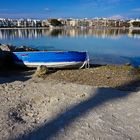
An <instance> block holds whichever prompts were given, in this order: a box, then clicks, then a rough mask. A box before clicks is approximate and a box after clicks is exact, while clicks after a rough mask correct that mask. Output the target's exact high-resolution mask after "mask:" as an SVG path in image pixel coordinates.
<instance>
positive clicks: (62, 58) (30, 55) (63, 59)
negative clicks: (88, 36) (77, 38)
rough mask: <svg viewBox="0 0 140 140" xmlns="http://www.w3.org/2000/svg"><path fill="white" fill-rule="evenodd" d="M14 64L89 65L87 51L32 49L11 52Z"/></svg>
mask: <svg viewBox="0 0 140 140" xmlns="http://www.w3.org/2000/svg"><path fill="white" fill-rule="evenodd" d="M12 56H13V60H14V62H15V64H18V65H22V66H27V67H37V66H40V65H45V66H47V67H48V68H76V67H79V68H82V67H84V66H86V67H87V66H89V58H88V55H87V52H76V51H33V52H13V53H12Z"/></svg>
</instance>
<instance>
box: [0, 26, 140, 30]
mask: <svg viewBox="0 0 140 140" xmlns="http://www.w3.org/2000/svg"><path fill="white" fill-rule="evenodd" d="M6 29H7V30H10V29H11V30H14V29H15V30H16V29H49V30H52V29H54V30H55V29H68V30H69V29H81V28H80V27H54V28H51V27H6V28H4V27H2V28H0V30H6ZM84 29H85V30H86V29H95V30H103V29H104V30H109V29H114V30H115V29H122V30H140V28H137V27H136V28H135V27H133V28H130V27H86V28H84ZM82 30H83V29H82Z"/></svg>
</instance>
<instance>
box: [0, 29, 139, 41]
mask: <svg viewBox="0 0 140 140" xmlns="http://www.w3.org/2000/svg"><path fill="white" fill-rule="evenodd" d="M124 35H126V36H128V37H132V38H140V30H131V29H83V30H82V29H53V30H49V29H6V30H5V29H1V30H0V39H1V40H2V39H14V38H39V37H42V36H50V37H62V36H67V37H77V36H84V37H88V36H93V37H96V38H111V39H117V38H120V37H121V36H124Z"/></svg>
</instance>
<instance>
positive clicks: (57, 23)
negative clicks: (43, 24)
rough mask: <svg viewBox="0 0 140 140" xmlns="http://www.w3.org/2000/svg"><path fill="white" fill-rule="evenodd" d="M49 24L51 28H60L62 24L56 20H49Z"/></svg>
mask: <svg viewBox="0 0 140 140" xmlns="http://www.w3.org/2000/svg"><path fill="white" fill-rule="evenodd" d="M49 22H50V24H51V25H52V26H62V23H61V22H60V21H58V20H57V19H50V20H49Z"/></svg>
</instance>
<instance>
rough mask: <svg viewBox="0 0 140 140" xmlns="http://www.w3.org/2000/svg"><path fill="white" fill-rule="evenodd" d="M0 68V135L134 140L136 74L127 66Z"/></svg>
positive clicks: (5, 138) (138, 132)
mask: <svg viewBox="0 0 140 140" xmlns="http://www.w3.org/2000/svg"><path fill="white" fill-rule="evenodd" d="M33 74H34V70H28V71H19V70H18V71H15V70H12V71H11V72H5V71H4V72H0V139H1V140H9V139H10V140H48V139H51V140H73V139H76V140H99V139H100V140H117V139H119V140H139V139H140V109H139V106H140V102H139V100H140V91H139V85H140V73H139V69H134V68H132V67H130V66H100V67H93V68H90V69H81V70H58V71H50V72H49V73H48V74H46V75H45V76H44V77H34V76H33Z"/></svg>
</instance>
